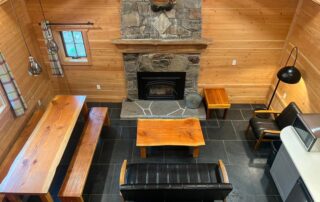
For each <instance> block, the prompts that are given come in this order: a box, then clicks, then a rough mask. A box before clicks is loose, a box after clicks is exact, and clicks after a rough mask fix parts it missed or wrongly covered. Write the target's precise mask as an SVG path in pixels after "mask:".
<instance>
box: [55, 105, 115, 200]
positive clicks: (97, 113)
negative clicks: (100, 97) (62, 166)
mask: <svg viewBox="0 0 320 202" xmlns="http://www.w3.org/2000/svg"><path fill="white" fill-rule="evenodd" d="M103 125H109V118H108V108H106V107H94V108H92V109H91V111H90V114H89V117H88V119H87V122H86V125H85V127H84V131H83V133H82V135H81V138H80V141H79V144H78V146H77V148H76V151H75V153H74V155H73V158H72V160H71V163H70V165H69V168H68V171H67V174H66V177H65V179H64V181H63V184H62V187H61V189H60V191H59V198H60V200H61V201H62V202H77V201H83V198H82V192H83V189H84V186H85V182H86V180H87V176H88V173H89V169H90V166H91V162H92V159H93V155H94V152H95V149H96V146H97V144H98V140H99V136H100V133H101V130H102V127H103Z"/></svg>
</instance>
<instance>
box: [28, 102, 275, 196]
mask: <svg viewBox="0 0 320 202" xmlns="http://www.w3.org/2000/svg"><path fill="white" fill-rule="evenodd" d="M91 106H107V107H109V109H110V111H109V116H110V117H111V127H106V128H104V129H103V131H102V134H101V140H100V142H99V144H98V146H97V150H96V153H95V156H94V160H93V164H92V167H91V170H90V173H89V177H88V180H87V183H86V187H85V190H84V199H85V201H89V202H102V201H107V202H120V201H121V198H120V196H119V188H118V182H119V172H120V166H121V163H122V161H123V160H124V159H127V160H129V161H131V162H181V163H188V162H190V163H197V162H198V163H202V162H217V160H219V159H222V160H223V161H224V163H225V164H226V167H227V171H228V174H229V178H230V181H231V183H232V184H233V186H234V190H233V191H232V193H231V195H230V196H229V197H228V201H231V202H240V201H241V202H242V201H243V202H255V201H257V202H264V201H269V202H271V201H281V198H280V196H279V194H278V191H277V189H276V187H275V185H274V183H273V180H272V178H271V176H270V174H269V169H270V168H269V166H268V165H266V161H267V158H268V155H269V152H270V149H269V144H268V143H266V144H263V145H262V148H261V149H260V150H259V151H253V145H254V143H255V138H254V137H253V135H252V134H249V135H246V134H245V129H246V127H247V124H248V121H247V120H248V119H249V118H250V117H251V115H252V112H253V109H254V108H255V107H256V105H250V104H241V105H232V108H231V109H230V110H229V113H228V116H227V118H226V120H223V119H222V118H220V117H222V112H216V113H213V115H212V118H211V119H210V120H207V121H203V122H201V125H202V130H203V133H204V136H205V139H206V146H205V147H203V148H201V150H200V156H199V158H197V159H194V158H192V157H191V156H190V152H189V153H188V148H184V147H165V148H163V147H158V148H152V149H150V150H149V151H148V152H149V154H150V155H149V157H148V158H147V159H141V158H140V157H139V150H138V149H137V148H136V147H135V137H136V121H132V120H131V121H128V120H120V108H121V104H120V103H119V104H110V103H89V107H91ZM257 106H260V105H257ZM82 125H83V122H81V121H79V122H78V124H77V129H76V130H75V132H74V134H73V137H72V139H73V140H72V141H70V144H69V145H68V149H67V151H66V153H65V155H64V158H63V161H62V163H61V165H60V166H59V169H58V172H57V175H56V177H55V182H54V184H53V185H52V188H51V193H52V195H53V196H56V195H57V192H58V190H59V187H60V184H61V183H62V180H63V175H64V173H65V172H66V169H67V164H68V158H69V159H70V157H71V155H70V153H72V151H73V149H74V145H75V143H76V142H77V141H76V139H77V137H78V136H79V134H80V133H81V127H82ZM79 128H80V129H79ZM79 131H80V132H79ZM31 199H32V198H31ZM29 201H30V200H29ZM31 201H34V200H31ZM55 201H58V199H57V198H56V197H55Z"/></svg>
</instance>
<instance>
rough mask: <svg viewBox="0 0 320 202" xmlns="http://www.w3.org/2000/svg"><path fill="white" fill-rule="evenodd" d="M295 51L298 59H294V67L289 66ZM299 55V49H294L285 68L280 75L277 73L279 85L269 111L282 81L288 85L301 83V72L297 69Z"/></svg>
mask: <svg viewBox="0 0 320 202" xmlns="http://www.w3.org/2000/svg"><path fill="white" fill-rule="evenodd" d="M293 51H295V52H296V57H295V59H294V63H293V65H292V66H288V62H289V60H290V58H291V55H292V53H293ZM298 54H299V49H298V47H294V48H292V50H291V53H290V55H289V57H288V60H287V62H286V64H285V66H284V67H282V68H281V69H280V70H279V71H278V73H277V77H278V82H277V85H276V87H275V89H274V91H273V94H272V96H271V99H270V101H269V104H268V108H267V109H270V106H271V103H272V100H273V98H274V96H275V94H276V92H277V89H278V87H279V84H280V81H282V82H284V83H288V84H296V83H298V82H299V81H300V79H301V73H300V71H299V70H298V69H297V68H296V67H295V65H296V62H297V59H298Z"/></svg>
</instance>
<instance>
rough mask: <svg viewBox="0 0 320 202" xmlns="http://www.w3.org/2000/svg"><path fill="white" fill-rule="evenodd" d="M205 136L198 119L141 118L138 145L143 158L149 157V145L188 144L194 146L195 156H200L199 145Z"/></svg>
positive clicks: (202, 143) (202, 144) (138, 128)
mask: <svg viewBox="0 0 320 202" xmlns="http://www.w3.org/2000/svg"><path fill="white" fill-rule="evenodd" d="M204 145H205V142H204V138H203V134H202V130H201V125H200V121H199V120H198V119H193V118H190V119H139V120H138V127H137V147H139V148H140V152H141V153H140V155H141V158H146V157H147V147H155V146H188V147H192V148H193V157H194V158H196V157H198V156H199V147H200V146H204Z"/></svg>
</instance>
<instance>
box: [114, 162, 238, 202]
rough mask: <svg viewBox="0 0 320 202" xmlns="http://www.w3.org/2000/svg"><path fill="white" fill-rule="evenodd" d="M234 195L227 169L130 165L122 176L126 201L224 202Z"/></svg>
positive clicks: (209, 165)
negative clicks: (200, 201) (231, 194)
mask: <svg viewBox="0 0 320 202" xmlns="http://www.w3.org/2000/svg"><path fill="white" fill-rule="evenodd" d="M231 191H232V185H231V184H230V183H229V179H228V175H227V172H226V169H225V166H224V164H223V162H222V161H221V160H219V162H218V163H202V164H152V163H133V164H127V161H126V160H125V161H124V162H123V164H122V168H121V173H120V192H121V195H122V197H123V199H124V200H125V201H164V200H170V201H199V200H204V201H207V200H208V201H210V200H211V201H212V200H225V198H226V197H227V196H228V194H229V193H230V192H231Z"/></svg>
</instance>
